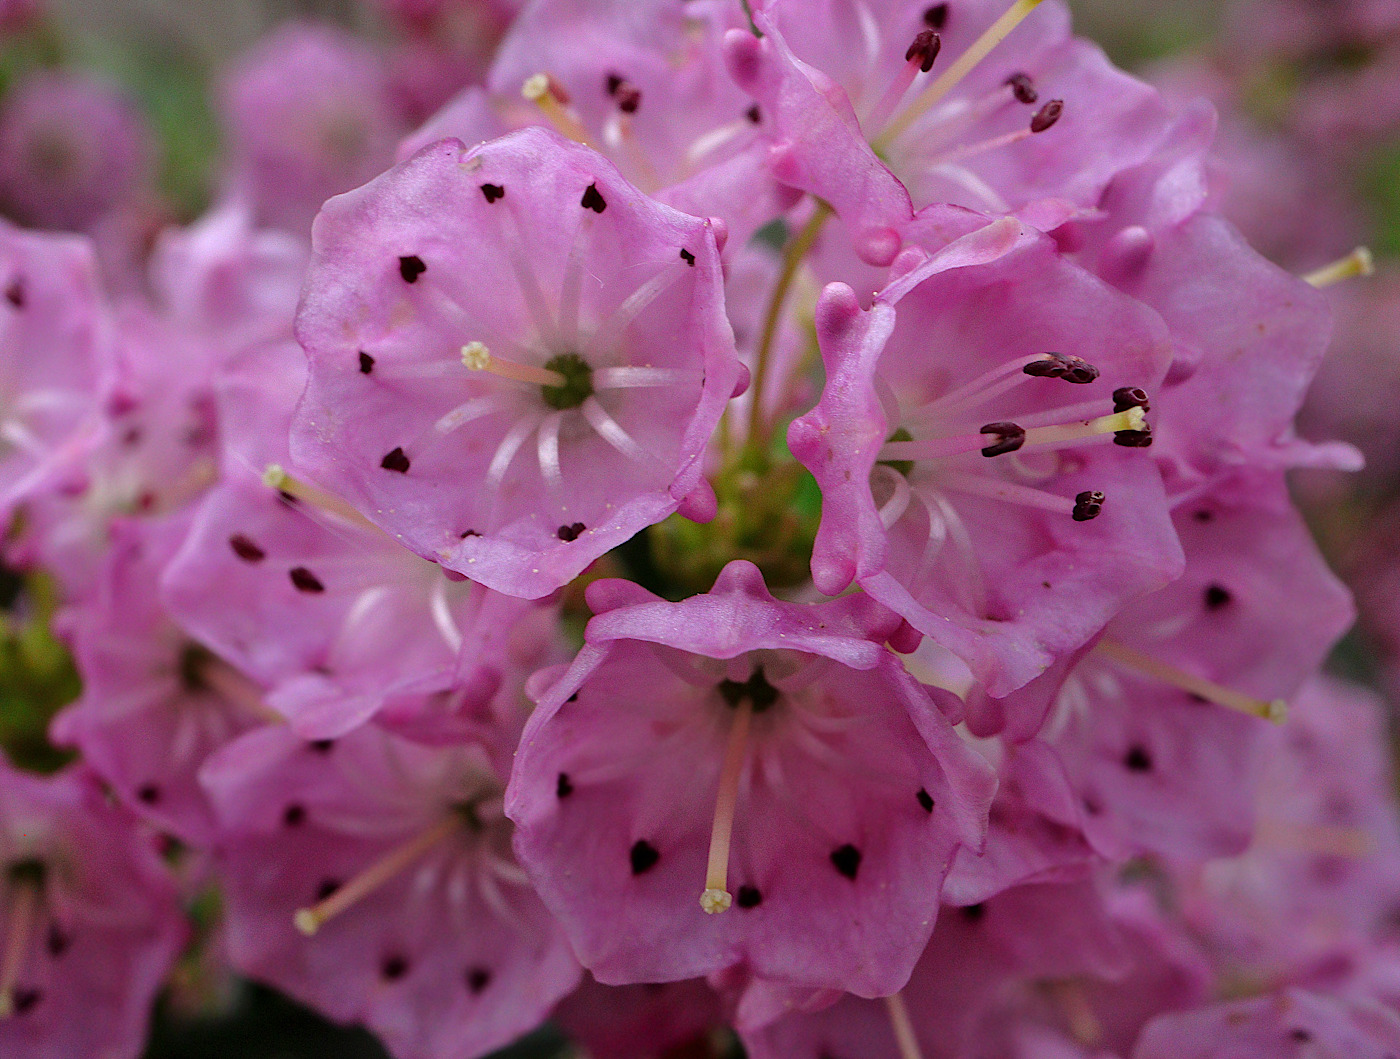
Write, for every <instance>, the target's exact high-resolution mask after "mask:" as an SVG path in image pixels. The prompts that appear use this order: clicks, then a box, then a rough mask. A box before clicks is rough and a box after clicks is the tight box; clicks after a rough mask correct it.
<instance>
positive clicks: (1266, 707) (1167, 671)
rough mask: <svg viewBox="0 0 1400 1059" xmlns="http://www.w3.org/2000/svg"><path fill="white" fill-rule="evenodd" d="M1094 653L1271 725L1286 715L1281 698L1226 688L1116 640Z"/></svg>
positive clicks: (1280, 720) (1103, 645) (1285, 706)
mask: <svg viewBox="0 0 1400 1059" xmlns="http://www.w3.org/2000/svg"><path fill="white" fill-rule="evenodd" d="M1094 653H1095V654H1098V655H1102V656H1103V657H1104V658H1107V659H1109V660H1110V661H1113V662H1116V663H1117V664H1118V665H1120V666H1123V667H1125V668H1127V669H1134V670H1136V671H1137V672H1139V673H1142V674H1143V675H1144V676H1149V677H1152V678H1154V679H1156V680H1160V681H1162V683H1164V684H1170V685H1171V686H1172V687H1176V688H1180V689H1181V690H1182V691H1185V692H1188V693H1189V694H1192V695H1197V696H1199V697H1201V698H1203V699H1205V700H1206V701H1207V702H1213V703H1215V704H1216V705H1217V706H1224V707H1225V708H1226V709H1230V710H1239V711H1240V712H1241V713H1247V714H1250V715H1251V716H1254V717H1259V718H1261V719H1263V720H1266V721H1272V722H1273V723H1274V724H1282V723H1283V722H1284V720H1285V719H1287V717H1288V703H1287V702H1285V701H1284V700H1283V699H1256V698H1254V697H1253V696H1252V695H1246V694H1244V692H1242V691H1236V690H1235V689H1234V688H1227V687H1225V685H1223V684H1217V683H1216V682H1215V681H1213V680H1207V679H1206V678H1205V677H1202V676H1198V675H1196V674H1195V673H1190V672H1187V671H1186V670H1184V669H1178V668H1177V667H1176V666H1173V665H1169V664H1168V663H1166V662H1163V661H1162V660H1161V659H1160V658H1155V657H1153V656H1152V655H1149V654H1145V653H1144V652H1142V651H1139V650H1137V649H1136V648H1132V647H1129V646H1128V645H1127V644H1121V643H1118V642H1117V641H1115V640H1100V641H1099V642H1098V644H1097V645H1096V646H1095V647H1094Z"/></svg>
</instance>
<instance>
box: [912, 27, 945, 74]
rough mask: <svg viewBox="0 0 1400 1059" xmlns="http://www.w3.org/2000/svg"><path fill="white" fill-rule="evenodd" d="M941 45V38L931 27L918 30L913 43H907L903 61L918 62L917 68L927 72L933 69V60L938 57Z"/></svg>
mask: <svg viewBox="0 0 1400 1059" xmlns="http://www.w3.org/2000/svg"><path fill="white" fill-rule="evenodd" d="M942 47H943V40H942V38H940V37H939V36H938V34H937V33H935V32H934V31H933V30H931V29H923V30H920V31H919V35H918V36H917V37H915V38H914V43H913V44H911V45H909V50H908V51H906V52H905V53H904V61H905V62H907V63H911V62H918V64H919V69H920V70H922V71H923V72H924V73H928V72H929V71H930V70H932V69H933V60H934V59H936V58H938V49H940V48H942Z"/></svg>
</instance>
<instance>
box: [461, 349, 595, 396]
mask: <svg viewBox="0 0 1400 1059" xmlns="http://www.w3.org/2000/svg"><path fill="white" fill-rule="evenodd" d="M462 364H463V365H464V366H465V367H467V368H469V369H471V370H472V371H488V372H490V373H491V374H492V375H499V376H500V377H501V378H503V379H514V380H515V381H516V382H525V383H530V384H531V385H533V386H549V387H554V388H558V387H561V386H564V385H565V384H566V383H567V382H568V381H569V380H568V379H566V378H565V377H564V376H563V375H561V374H560V373H559V372H557V371H551V370H550V369H549V368H541V367H537V366H536V365H534V364H521V363H519V362H518V361H514V360H506V359H505V358H504V357H498V356H496V355H495V354H494V353H492V352H491V351H490V350H489V349H487V348H486V345H485V343H482V342H468V343H467V344H466V345H465V346H463V347H462Z"/></svg>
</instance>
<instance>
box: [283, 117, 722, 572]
mask: <svg viewBox="0 0 1400 1059" xmlns="http://www.w3.org/2000/svg"><path fill="white" fill-rule="evenodd" d="M347 325H348V326H347ZM297 334H298V337H299V338H300V339H301V341H302V343H303V345H304V346H305V347H306V348H307V350H308V353H309V356H310V358H311V379H310V383H309V385H308V388H307V392H306V396H305V398H304V399H303V401H302V405H301V408H300V410H299V413H298V417H297V421H296V423H295V425H294V428H293V430H294V434H293V447H292V451H293V455H294V456H295V457H296V460H297V463H298V464H299V465H300V466H302V467H304V468H305V469H306V470H307V472H308V473H309V474H310V475H311V476H312V477H313V478H314V479H315V480H317V481H318V482H320V483H322V484H324V485H326V486H327V487H329V488H331V489H334V490H335V491H337V492H338V493H340V494H341V495H343V496H344V497H346V499H348V500H349V501H350V502H351V503H353V504H355V505H356V506H357V507H359V508H360V510H362V511H363V512H364V514H365V515H366V516H367V517H368V518H370V519H371V520H372V521H374V522H375V523H377V524H378V525H380V526H382V527H383V528H384V529H385V530H386V531H388V532H389V533H390V534H391V535H393V536H394V537H395V538H396V539H398V540H401V541H402V542H403V543H404V544H406V545H407V546H408V547H410V548H412V549H413V550H414V551H416V552H417V553H418V554H419V555H422V556H423V557H424V558H427V559H431V560H433V561H434V562H439V563H441V564H442V565H444V566H446V567H447V568H449V569H451V570H456V571H458V572H459V573H464V574H466V575H468V576H469V577H471V578H472V579H473V580H476V581H479V582H481V583H483V584H485V585H487V586H489V587H491V588H494V589H496V590H498V591H501V592H506V593H508V594H511V595H516V596H524V597H529V598H537V597H540V596H543V595H546V594H547V593H549V592H551V591H553V590H554V589H556V588H558V587H559V586H560V585H563V584H565V583H566V582H568V581H569V580H571V579H572V578H573V577H575V576H577V575H578V574H579V573H580V572H581V571H582V570H583V569H584V568H585V567H586V566H588V564H589V563H591V562H592V561H593V560H594V559H596V558H597V557H598V556H600V555H602V554H603V553H604V552H606V551H608V550H609V549H611V548H613V547H615V546H617V545H618V544H621V543H622V542H623V541H625V540H627V539H628V538H629V537H631V536H632V535H633V534H635V533H636V532H637V531H638V530H640V529H642V528H643V527H644V526H647V525H650V524H652V523H655V522H659V521H660V520H661V519H663V518H665V517H666V516H667V515H670V514H671V513H672V512H674V511H677V510H681V511H683V512H684V513H686V514H689V515H691V516H692V517H701V518H704V517H708V516H709V515H710V514H712V513H713V505H714V494H713V492H712V491H711V490H710V487H709V485H708V483H707V482H706V481H705V480H704V479H703V478H702V477H701V459H702V456H703V453H704V447H705V444H706V442H707V441H708V439H709V436H710V434H711V433H712V432H713V430H714V428H715V425H716V423H718V421H719V416H720V414H721V412H722V411H723V409H724V404H725V402H726V401H727V400H728V399H729V397H730V396H731V394H733V392H734V391H735V389H736V388H737V386H738V385H739V382H740V372H741V369H740V367H739V363H738V359H737V356H736V354H735V351H734V343H733V336H732V334H731V332H730V330H729V325H728V322H727V321H726V320H725V318H724V308H723V291H722V287H721V276H720V271H719V258H718V250H717V245H716V240H715V233H714V231H713V228H712V226H711V225H710V224H709V223H708V222H705V221H700V220H696V219H694V218H690V217H686V216H684V215H682V214H679V213H676V212H675V211H673V210H670V209H668V208H667V207H664V206H661V205H659V204H657V203H654V202H651V201H650V200H648V199H646V198H645V197H644V196H642V195H640V194H639V193H638V192H637V191H636V190H635V189H633V188H631V187H630V186H629V185H628V184H626V183H625V182H624V181H623V180H622V178H621V177H620V176H618V175H617V172H616V171H615V170H614V169H613V168H612V166H610V165H609V164H608V163H607V161H606V160H604V159H603V158H601V157H599V156H598V155H597V154H595V153H594V152H592V151H589V150H588V149H587V148H584V147H579V146H578V145H576V144H573V143H570V142H568V141H564V140H561V139H559V138H558V137H557V136H555V135H554V134H552V133H549V132H547V131H545V130H543V129H538V128H531V129H524V130H522V131H520V132H517V133H513V134H511V135H510V136H507V137H504V138H502V139H500V140H496V141H492V142H491V143H488V144H485V145H482V146H480V147H478V148H476V149H474V150H472V151H466V150H465V149H464V148H463V147H462V146H461V144H460V143H457V142H456V141H452V140H445V141H443V142H441V143H439V144H437V145H435V146H434V147H432V148H430V149H425V150H423V151H422V152H420V153H419V154H417V155H415V156H414V157H413V158H412V159H410V160H409V161H408V162H405V163H403V164H402V165H400V166H398V167H396V168H395V169H393V170H391V171H390V172H389V173H388V174H386V175H385V176H384V177H382V178H380V179H379V180H377V181H375V182H374V183H372V184H370V185H368V186H367V187H365V188H363V189H361V190H359V191H357V192H354V193H353V194H351V195H346V196H343V197H341V198H339V199H337V200H336V201H335V202H334V203H332V204H331V205H330V206H328V208H327V209H326V210H325V212H324V213H323V214H322V216H321V218H320V220H319V221H318V224H317V228H316V254H315V259H314V261H313V264H312V269H311V273H310V275H309V277H308V281H307V287H306V295H305V298H304V301H303V305H302V310H301V314H300V316H299V317H298V322H297ZM366 366H368V367H366ZM522 450H523V451H522Z"/></svg>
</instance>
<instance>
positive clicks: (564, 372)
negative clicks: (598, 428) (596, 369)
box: [540, 353, 593, 411]
mask: <svg viewBox="0 0 1400 1059" xmlns="http://www.w3.org/2000/svg"><path fill="white" fill-rule="evenodd" d="M544 367H545V370H546V371H552V372H554V373H555V374H556V375H558V376H560V377H562V378H563V380H564V381H563V382H562V383H560V384H558V385H554V386H550V385H545V386H541V387H540V392H541V393H542V394H543V395H544V403H545V404H547V405H549V407H550V408H555V409H558V410H560V411H562V410H564V409H566V408H577V407H578V406H579V405H581V404H583V402H584V401H586V400H588V399H589V398H590V397H592V396H593V369H592V368H591V367H590V366H589V364H588V361H586V360H584V359H583V358H582V357H581V356H579V355H578V354H577V353H560V354H558V355H557V356H554V357H551V358H550V359H549V360H547V361H545V365H544Z"/></svg>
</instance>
